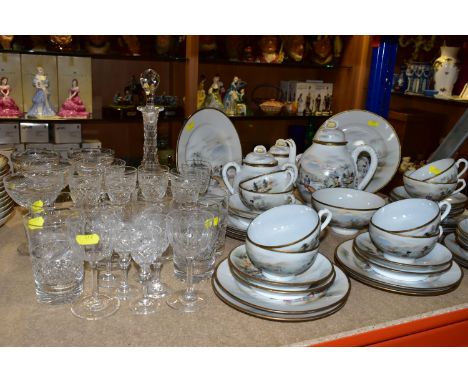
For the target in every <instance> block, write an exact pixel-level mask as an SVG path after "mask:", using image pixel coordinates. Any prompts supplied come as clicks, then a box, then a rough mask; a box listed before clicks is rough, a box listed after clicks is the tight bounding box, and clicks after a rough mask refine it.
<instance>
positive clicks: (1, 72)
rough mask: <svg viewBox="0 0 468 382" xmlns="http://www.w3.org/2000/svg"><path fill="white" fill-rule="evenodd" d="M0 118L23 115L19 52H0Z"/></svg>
mask: <svg viewBox="0 0 468 382" xmlns="http://www.w3.org/2000/svg"><path fill="white" fill-rule="evenodd" d="M0 93H1V94H0V99H1V100H2V102H0V118H19V117H21V116H22V115H23V88H22V83H21V58H20V55H19V54H14V53H0Z"/></svg>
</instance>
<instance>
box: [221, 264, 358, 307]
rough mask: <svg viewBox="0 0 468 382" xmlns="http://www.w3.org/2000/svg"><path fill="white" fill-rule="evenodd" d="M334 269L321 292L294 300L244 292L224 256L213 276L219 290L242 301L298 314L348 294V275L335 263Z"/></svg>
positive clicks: (253, 305)
mask: <svg viewBox="0 0 468 382" xmlns="http://www.w3.org/2000/svg"><path fill="white" fill-rule="evenodd" d="M335 272H336V278H335V281H334V282H333V284H332V285H331V286H330V288H328V289H327V290H326V291H324V292H323V294H321V295H320V296H318V295H312V296H311V297H310V298H305V299H296V300H278V299H270V298H265V297H264V296H263V295H261V294H258V292H257V291H256V290H255V289H254V288H252V289H251V290H250V291H249V292H246V291H245V290H243V289H242V288H241V287H240V286H239V282H238V281H237V280H236V279H235V278H234V276H233V275H232V273H231V270H230V269H229V264H228V261H227V259H226V260H224V261H222V262H221V263H220V264H218V266H217V267H216V270H215V272H214V275H213V277H214V278H215V280H216V282H217V283H218V286H219V287H220V289H221V290H223V292H225V293H226V294H228V295H230V296H231V297H232V298H233V299H235V300H237V301H239V302H241V303H242V304H245V305H248V306H250V307H252V308H256V309H260V310H264V311H268V312H273V313H284V314H301V313H311V312H320V311H322V310H324V309H328V308H329V307H330V306H333V305H336V304H339V303H341V302H343V301H344V300H345V299H346V298H347V297H348V293H349V289H350V283H349V279H348V277H347V276H346V275H345V274H344V273H343V271H342V270H341V269H339V268H337V267H335Z"/></svg>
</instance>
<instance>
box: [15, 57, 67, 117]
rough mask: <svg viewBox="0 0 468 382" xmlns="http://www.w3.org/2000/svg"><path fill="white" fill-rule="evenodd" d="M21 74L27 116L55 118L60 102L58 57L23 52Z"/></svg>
mask: <svg viewBox="0 0 468 382" xmlns="http://www.w3.org/2000/svg"><path fill="white" fill-rule="evenodd" d="M21 74H22V77H23V105H24V111H25V113H26V114H25V116H26V118H37V119H41V118H46V119H50V118H54V117H55V116H56V114H57V110H58V104H59V102H58V91H57V57H55V56H46V55H36V54H22V55H21Z"/></svg>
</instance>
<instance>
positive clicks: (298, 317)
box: [211, 278, 346, 322]
mask: <svg viewBox="0 0 468 382" xmlns="http://www.w3.org/2000/svg"><path fill="white" fill-rule="evenodd" d="M211 284H212V286H213V291H214V293H215V295H216V296H217V297H218V298H219V299H220V300H221V301H222V302H224V303H225V304H226V305H228V306H230V307H231V308H233V309H236V310H237V311H239V312H242V313H245V314H248V315H249V316H253V317H257V318H263V319H266V320H271V321H281V322H303V321H312V320H318V319H320V318H324V317H327V316H330V315H331V314H333V313H335V312H337V311H339V310H340V309H341V308H342V307H343V306H344V305H345V304H346V300H344V301H343V302H341V303H339V304H336V305H333V306H330V307H328V308H327V309H323V310H321V311H320V312H311V313H299V314H284V313H273V312H268V311H265V310H262V309H257V308H253V307H251V306H248V305H246V304H243V303H242V302H240V301H237V300H236V299H234V298H233V297H231V296H230V295H229V294H227V293H226V292H224V291H223V290H222V289H221V288H220V286H219V285H218V283H217V282H216V280H215V279H214V278H212V279H211Z"/></svg>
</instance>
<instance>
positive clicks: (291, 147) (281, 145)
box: [268, 139, 296, 166]
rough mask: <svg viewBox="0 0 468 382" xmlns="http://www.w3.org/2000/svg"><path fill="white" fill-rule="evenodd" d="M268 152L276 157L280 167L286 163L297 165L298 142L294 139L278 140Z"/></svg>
mask: <svg viewBox="0 0 468 382" xmlns="http://www.w3.org/2000/svg"><path fill="white" fill-rule="evenodd" d="M268 152H269V153H270V154H271V155H273V156H274V157H275V159H276V160H277V161H278V164H279V165H280V166H281V165H283V164H286V163H292V164H296V142H294V141H293V140H292V139H278V140H277V141H276V143H275V145H274V146H271V147H270V150H268Z"/></svg>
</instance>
